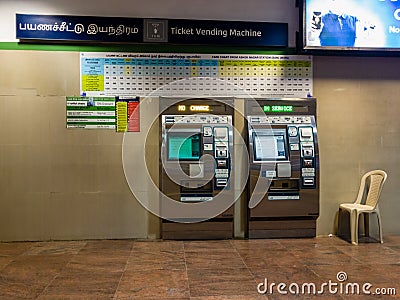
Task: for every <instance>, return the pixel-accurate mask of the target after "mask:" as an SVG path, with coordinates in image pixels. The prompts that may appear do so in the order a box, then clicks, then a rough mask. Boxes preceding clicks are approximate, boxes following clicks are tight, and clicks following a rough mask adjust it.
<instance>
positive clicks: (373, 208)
mask: <svg viewBox="0 0 400 300" xmlns="http://www.w3.org/2000/svg"><path fill="white" fill-rule="evenodd" d="M386 178H387V174H386V172H385V171H382V170H373V171H370V172H368V173H366V174H365V175H364V176H363V177H362V178H361V185H360V189H359V190H358V195H357V199H356V201H355V202H354V203H343V204H340V206H339V224H338V229H340V212H341V210H345V211H348V212H349V214H350V232H351V243H352V244H354V245H358V223H359V216H360V214H364V228H365V234H366V235H367V236H368V235H369V215H370V214H376V215H377V218H378V227H379V240H380V242H381V243H383V236H382V221H381V214H380V212H379V206H378V201H379V198H380V194H381V191H382V187H383V184H384V183H385V181H386Z"/></svg>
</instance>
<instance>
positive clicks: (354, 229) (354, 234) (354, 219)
mask: <svg viewBox="0 0 400 300" xmlns="http://www.w3.org/2000/svg"><path fill="white" fill-rule="evenodd" d="M350 228H351V243H352V244H353V245H358V213H357V211H355V210H351V211H350Z"/></svg>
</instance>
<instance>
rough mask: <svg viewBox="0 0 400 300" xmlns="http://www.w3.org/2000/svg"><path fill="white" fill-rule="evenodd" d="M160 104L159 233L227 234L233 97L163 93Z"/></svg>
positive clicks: (179, 235)
mask: <svg viewBox="0 0 400 300" xmlns="http://www.w3.org/2000/svg"><path fill="white" fill-rule="evenodd" d="M160 108H161V109H160V111H161V114H160V120H159V121H160V137H161V141H160V191H161V193H162V194H163V195H165V196H162V197H161V199H160V212H161V215H162V216H163V218H162V221H161V237H162V238H163V239H228V238H232V237H233V206H232V204H233V203H232V202H233V192H232V183H233V174H232V172H231V170H232V164H233V159H232V158H233V130H232V129H233V127H232V125H233V112H234V109H233V99H220V100H218V101H217V100H211V99H185V100H181V101H177V99H176V98H168V97H165V98H160ZM166 197H167V198H169V199H166ZM170 199H172V200H173V201H170Z"/></svg>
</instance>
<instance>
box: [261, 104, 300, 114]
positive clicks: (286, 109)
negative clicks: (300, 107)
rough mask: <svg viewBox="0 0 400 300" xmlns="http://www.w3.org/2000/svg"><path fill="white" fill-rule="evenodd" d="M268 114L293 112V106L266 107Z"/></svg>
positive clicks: (264, 108) (265, 110)
mask: <svg viewBox="0 0 400 300" xmlns="http://www.w3.org/2000/svg"><path fill="white" fill-rule="evenodd" d="M263 110H264V112H266V113H280V112H293V105H264V107H263Z"/></svg>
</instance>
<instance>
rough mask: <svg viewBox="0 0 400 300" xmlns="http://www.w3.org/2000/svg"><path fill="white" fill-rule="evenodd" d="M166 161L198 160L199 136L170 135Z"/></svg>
mask: <svg viewBox="0 0 400 300" xmlns="http://www.w3.org/2000/svg"><path fill="white" fill-rule="evenodd" d="M168 159H172V160H198V159H200V134H194V135H192V136H184V135H172V134H170V135H169V138H168Z"/></svg>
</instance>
